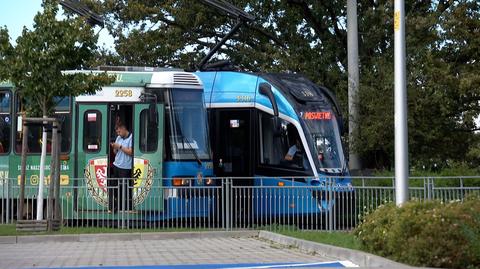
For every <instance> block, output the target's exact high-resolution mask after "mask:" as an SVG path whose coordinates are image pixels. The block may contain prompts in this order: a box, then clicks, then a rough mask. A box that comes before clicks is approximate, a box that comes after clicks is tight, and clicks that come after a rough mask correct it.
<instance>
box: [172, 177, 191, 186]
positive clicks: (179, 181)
mask: <svg viewBox="0 0 480 269" xmlns="http://www.w3.org/2000/svg"><path fill="white" fill-rule="evenodd" d="M188 185H190V179H186V178H178V177H174V178H173V186H188Z"/></svg>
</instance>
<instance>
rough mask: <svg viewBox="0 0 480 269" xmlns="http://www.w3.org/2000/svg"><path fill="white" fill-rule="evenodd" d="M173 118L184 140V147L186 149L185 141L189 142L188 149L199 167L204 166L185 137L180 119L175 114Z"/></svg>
mask: <svg viewBox="0 0 480 269" xmlns="http://www.w3.org/2000/svg"><path fill="white" fill-rule="evenodd" d="M173 117H175V123H176V125H177V130H178V133H179V135H180V137H181V138H182V147H183V148H184V149H185V141H187V145H188V149H189V150H190V152H192V155H193V156H194V157H195V159H196V160H197V163H198V165H202V161H201V160H200V158H199V157H198V154H197V151H196V150H195V149H194V148H193V147H192V145H191V144H190V142H189V141H188V139H187V138H186V137H185V136H184V135H183V132H182V126H181V125H180V124H179V123H178V119H177V117H176V115H175V114H173Z"/></svg>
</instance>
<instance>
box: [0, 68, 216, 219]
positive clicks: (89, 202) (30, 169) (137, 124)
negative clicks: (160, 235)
mask: <svg viewBox="0 0 480 269" xmlns="http://www.w3.org/2000/svg"><path fill="white" fill-rule="evenodd" d="M69 72H100V71H66V72H65V73H69ZM108 74H110V75H113V76H115V78H116V80H115V82H114V83H112V84H111V85H109V86H105V87H103V88H102V89H100V90H98V91H97V92H96V93H95V94H93V95H82V96H77V97H72V98H69V104H68V105H65V104H63V105H64V106H61V105H60V106H58V107H57V108H56V110H55V116H58V117H63V119H66V121H65V125H67V126H62V133H63V137H62V139H63V140H62V153H61V167H60V168H61V169H60V170H61V176H60V177H61V180H60V181H61V194H60V195H61V199H62V214H63V218H64V219H117V218H118V214H120V213H118V214H115V213H109V212H108V196H107V186H106V175H107V171H108V166H109V165H110V164H109V154H110V153H109V143H110V142H112V137H115V136H116V135H113V134H112V132H111V131H109V129H112V127H113V126H114V123H113V120H112V113H113V112H112V111H113V109H115V107H120V108H124V109H126V112H125V114H129V115H131V116H130V117H131V121H130V125H131V128H132V129H133V130H132V129H130V130H131V131H133V145H134V160H133V162H134V167H133V174H134V177H135V180H134V188H133V199H132V203H133V204H134V209H135V210H136V211H145V212H156V213H158V214H162V211H164V210H166V209H165V207H164V202H165V201H164V198H165V199H166V197H164V189H163V188H162V185H163V183H162V181H163V180H162V178H163V177H164V176H165V175H164V171H163V170H164V145H165V143H164V142H165V141H164V135H165V130H164V127H165V126H164V121H165V103H164V102H163V101H160V100H158V101H157V102H154V101H152V100H148V98H145V97H148V94H147V95H145V94H146V93H148V92H153V93H157V95H158V93H159V92H160V93H161V92H164V91H177V90H185V89H188V90H196V91H201V92H202V94H203V85H202V84H201V82H200V80H198V78H197V77H196V76H195V75H193V74H190V73H186V72H180V71H162V72H127V71H125V72H124V71H120V72H108ZM0 94H1V95H0V97H1V98H3V99H1V100H0V101H1V105H2V106H1V110H0V115H1V120H2V124H7V127H6V128H8V127H10V138H9V139H10V145H9V147H8V148H7V146H6V145H5V148H3V152H0V199H7V198H10V199H11V198H12V197H18V194H19V182H20V171H21V144H19V143H18V140H19V138H20V133H21V132H20V128H18V127H17V126H19V125H20V126H21V116H19V115H18V114H17V112H18V111H20V107H19V106H20V102H19V101H18V100H17V99H18V98H17V97H18V96H17V93H16V89H15V87H14V85H12V84H11V83H9V82H5V81H4V82H1V83H0ZM162 94H163V93H162ZM150 96H151V94H150ZM7 99H8V100H7ZM201 102H202V104H201V105H202V107H203V108H204V106H203V96H202V97H201ZM7 103H8V104H7ZM64 103H65V102H64ZM152 105H154V106H156V116H157V117H158V118H157V120H156V122H157V123H156V124H157V126H158V128H157V129H156V132H157V133H156V138H155V136H150V135H149V134H146V133H147V132H149V131H144V130H147V129H148V130H154V129H155V128H149V126H148V124H151V123H152V122H155V121H152V119H151V118H150V117H152V116H151V115H152V114H151V113H150V110H151V109H152ZM204 112H205V111H204ZM116 115H118V114H116ZM142 120H143V124H142ZM140 128H144V129H142V130H140ZM38 129H40V130H41V128H38ZM92 130H97V131H98V132H97V135H98V136H99V137H96V138H97V139H96V140H95V139H93V140H95V141H93V140H90V141H88V139H87V137H89V136H90V135H91V133H92ZM4 131H5V130H4ZM30 131H31V129H30ZM142 132H143V133H142ZM150 132H155V131H150ZM67 133H68V137H67V138H65V134H67ZM35 135H36V136H38V134H35ZM35 135H34V136H33V138H36V136H35ZM30 136H32V135H31V134H30V132H29V143H32V144H35V141H32V140H34V139H33V138H30ZM109 136H110V137H109ZM40 137H41V135H40ZM93 137H95V136H93ZM151 137H153V140H156V141H155V142H153V143H152V142H151V140H152V139H151ZM0 138H1V139H3V140H2V141H0V142H4V143H5V142H6V139H7V138H4V137H0ZM140 139H145V140H147V141H148V140H149V139H150V141H149V142H144V141H143V140H142V141H140ZM20 141H21V139H20ZM39 143H41V142H39ZM148 143H150V144H148ZM146 144H148V145H146ZM153 144H155V146H154V147H152V146H151V145H153ZM19 146H20V148H19ZM149 147H150V148H149ZM29 149H30V148H29ZM46 163H47V164H49V163H50V154H49V153H48V154H47V159H46ZM110 163H111V162H110ZM39 164H40V153H39V152H38V153H37V152H36V151H35V153H29V154H28V155H27V167H26V180H25V181H26V182H25V186H26V187H25V197H28V198H30V200H31V201H33V200H34V199H32V198H34V197H36V196H37V195H38V184H39V170H40V165H39ZM208 166H211V163H207V165H206V166H205V165H203V166H200V167H199V169H198V171H197V172H195V173H192V175H191V176H192V177H195V176H197V175H198V174H201V175H202V176H203V175H205V176H209V175H210V174H211V173H213V172H212V171H211V170H212V169H211V167H208ZM49 175H50V166H49V165H47V166H46V167H45V176H46V179H45V185H46V186H48V183H49ZM183 176H188V175H183ZM7 179H8V180H7ZM44 190H45V191H44V197H47V195H48V188H44ZM149 197H154V200H155V201H154V202H152V201H150V202H146V201H148V199H149ZM4 204H6V203H4ZM15 204H18V201H16V202H15ZM12 208H15V206H14V207H12ZM2 210H7V209H2ZM12 211H16V210H12ZM12 214H15V212H12ZM122 214H123V212H122ZM139 215H140V214H131V216H130V219H134V218H136V216H139Z"/></svg>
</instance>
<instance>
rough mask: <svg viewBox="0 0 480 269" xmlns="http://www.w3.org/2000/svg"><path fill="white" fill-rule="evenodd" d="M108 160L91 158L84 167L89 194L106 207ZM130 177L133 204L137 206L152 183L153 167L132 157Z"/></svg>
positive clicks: (142, 160) (147, 162) (146, 161)
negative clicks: (132, 180)
mask: <svg viewBox="0 0 480 269" xmlns="http://www.w3.org/2000/svg"><path fill="white" fill-rule="evenodd" d="M107 165H108V161H107V158H105V157H100V158H93V159H90V160H89V161H88V164H87V166H86V167H85V171H84V176H85V181H86V185H87V189H88V193H89V194H90V196H91V197H92V198H93V199H94V200H95V202H97V204H99V205H100V206H103V207H108V179H107ZM132 177H133V178H134V186H133V205H134V207H135V206H138V205H140V204H141V203H143V201H144V200H145V197H146V196H147V195H148V193H149V192H150V189H151V187H152V184H153V168H152V166H151V164H150V162H149V161H148V160H146V159H142V158H134V160H133V171H132Z"/></svg>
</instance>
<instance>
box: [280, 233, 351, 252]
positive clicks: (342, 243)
mask: <svg viewBox="0 0 480 269" xmlns="http://www.w3.org/2000/svg"><path fill="white" fill-rule="evenodd" d="M274 232H276V233H279V234H282V235H286V236H291V237H295V238H298V239H304V240H308V241H313V242H316V243H322V244H328V245H332V246H337V247H342V248H349V249H355V250H360V249H361V244H360V242H359V241H358V240H357V239H356V238H355V236H354V235H353V233H350V232H323V231H302V230H276V231H274Z"/></svg>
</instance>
